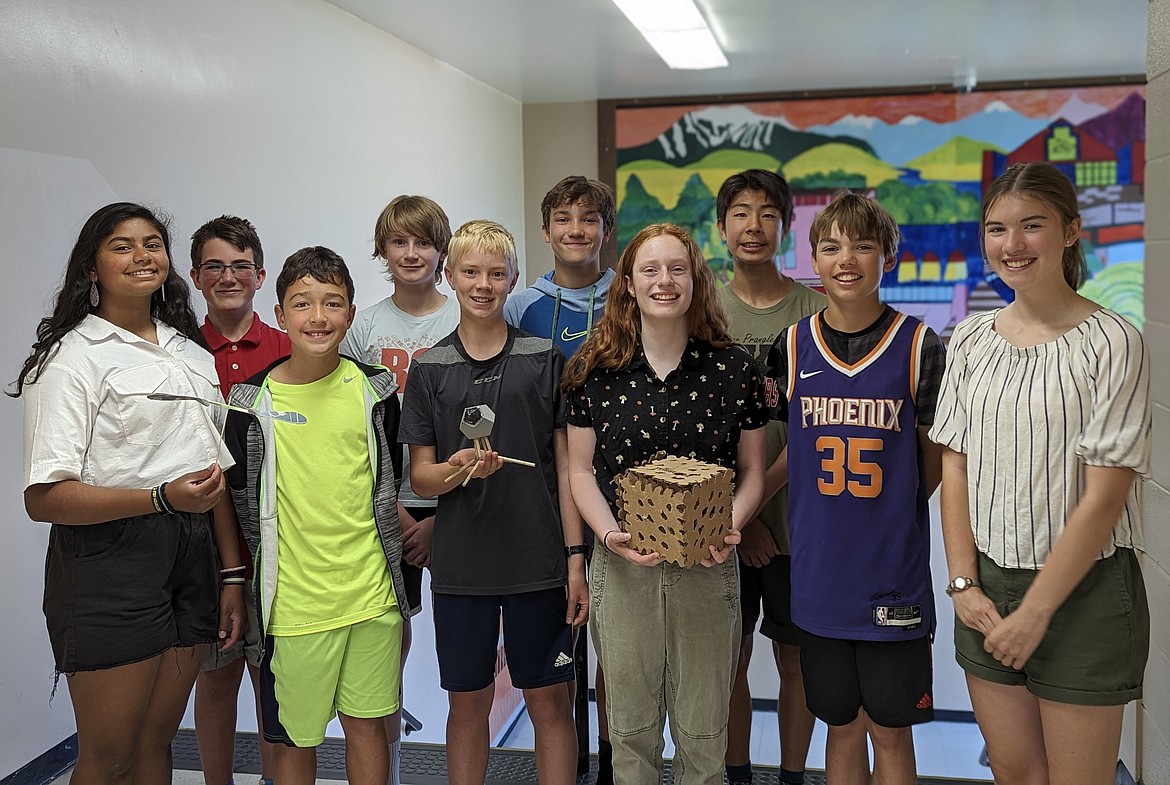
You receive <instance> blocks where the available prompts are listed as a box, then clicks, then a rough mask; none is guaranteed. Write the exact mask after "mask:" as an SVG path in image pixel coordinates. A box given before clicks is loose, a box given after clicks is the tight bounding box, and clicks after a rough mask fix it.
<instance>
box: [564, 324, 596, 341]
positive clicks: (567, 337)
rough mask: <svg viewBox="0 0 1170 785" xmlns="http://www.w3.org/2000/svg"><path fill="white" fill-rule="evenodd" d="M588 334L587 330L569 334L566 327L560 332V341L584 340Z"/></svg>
mask: <svg viewBox="0 0 1170 785" xmlns="http://www.w3.org/2000/svg"><path fill="white" fill-rule="evenodd" d="M588 334H589V331H588V330H582V331H581V332H579V333H571V332H569V328H568V327H566V328H565V329H563V330H561V340H562V341H575V340H577V339H578V338H584V337H585V336H586V335H588Z"/></svg>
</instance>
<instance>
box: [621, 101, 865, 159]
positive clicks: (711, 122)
mask: <svg viewBox="0 0 1170 785" xmlns="http://www.w3.org/2000/svg"><path fill="white" fill-rule="evenodd" d="M829 142H836V143H839V144H843V145H848V146H852V147H856V148H858V149H859V150H862V151H864V152H866V153H870V154H872V153H873V148H871V147H870V146H869V145H868V144H867V143H866V142H864V141H862V140H860V139H857V138H854V137H851V136H848V135H826V134H818V133H810V132H807V131H798V130H796V129H794V128H793V127H792V126H791V124H789V123H788V122H786V121H785V120H784V119H783V118H778V117H767V116H765V115H760V114H756V113H755V112H753V111H751V110H750V109H747V108H746V107H743V106H708V107H704V108H703V109H698V110H696V111H693V112H687V113H686V114H684V115H683V116H682V117H680V118H679V119H678V120H676V121H675V122H674V123H672V124H671V126H670V127H669V128H668V129H666V130H665V131H663V132H662V133H661V134H659V135H658V138H657V139H655V140H654V141H652V142H647V143H646V144H643V145H640V146H638V147H627V148H621V149H619V150H618V151H617V163H618V166H619V167H620V166H621V165H622V164H625V163H627V162H630V161H637V160H639V159H657V160H660V161H667V162H669V163H672V164H674V165H675V166H691V165H693V164H695V162H697V161H699V160H700V159H702V158H704V157H705V156H707V155H709V154H710V153H712V152H714V151H716V150H723V149H738V150H750V151H754V152H759V153H767V154H769V155H771V156H773V157H774V158H776V159H777V160H779V161H781V162H785V161H788V160H790V159H792V158H795V157H796V156H798V155H800V154H801V153H803V152H804V151H805V150H809V149H811V148H813V147H816V146H818V145H823V144H827V143H829Z"/></svg>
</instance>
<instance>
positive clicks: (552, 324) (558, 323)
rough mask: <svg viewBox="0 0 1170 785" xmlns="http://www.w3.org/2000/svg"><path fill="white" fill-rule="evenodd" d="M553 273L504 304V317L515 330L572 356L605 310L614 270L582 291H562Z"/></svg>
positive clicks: (549, 273) (542, 277)
mask: <svg viewBox="0 0 1170 785" xmlns="http://www.w3.org/2000/svg"><path fill="white" fill-rule="evenodd" d="M552 279H553V273H552V272H548V273H545V274H544V275H543V276H541V277H540V278H538V279H537V281H536V283H534V284H532V286H529V287H528V288H527V289H525V290H524V291H522V292H520V294H517V295H513V296H511V297H509V298H508V301H507V302H506V303H504V318H505V319H506V320H507V321H508V324H511V325H512V326H514V327H518V328H520V329H521V330H524V331H525V332H528V333H532V334H533V335H536V336H539V337H541V338H552V340H553V342H554V343H555V344H556V345H557V346H558V347H560V350H561V351H562V352H564V353H565V357H572V356H573V353H574V352H576V351H577V348H578V347H579V346H580V345H581V344H582V343H583V342H584V341H585V336H587V335H588V334H589V331H590V330H592V329H593V325H594V324H596V323H597V320H598V319H600V318H601V313H602V311H604V310H605V295H606V294H607V293H608V292H609V286H610V284H611V283H613V279H614V272H613V270H605V271H604V272H603V273H602V275H601V279H600V280H599V281H597V283H594V284H592V285H590V286H586V287H584V288H582V289H563V288H561V287H560V286H557V285H556V284H555V283H553V280H552Z"/></svg>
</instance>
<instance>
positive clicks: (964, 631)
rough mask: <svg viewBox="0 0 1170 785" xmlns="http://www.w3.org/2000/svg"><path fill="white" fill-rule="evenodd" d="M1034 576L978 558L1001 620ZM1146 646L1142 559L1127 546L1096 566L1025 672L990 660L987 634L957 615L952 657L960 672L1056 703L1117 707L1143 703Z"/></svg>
mask: <svg viewBox="0 0 1170 785" xmlns="http://www.w3.org/2000/svg"><path fill="white" fill-rule="evenodd" d="M1037 574H1038V571H1037V570H1024V569H1009V568H1005V567H1000V566H999V565H997V564H996V563H995V562H993V561H992V560H991V559H989V558H988V557H987V556H984V555H983V554H982V553H980V554H979V584H980V586H982V587H983V591H984V593H985V594H986V595H987V596H988V597H989V598H991V601H992V602H994V603H995V607H996V608H997V609H998V610H999V613H1000V615H1001V616H1007V615H1008V614H1009V613H1011V612H1012V611H1014V610H1015V609H1016V608H1018V607H1019V605H1020V601H1021V600H1022V599H1023V597H1024V592H1026V591H1027V590H1028V587H1029V586H1031V585H1032V581H1033V580H1035V578H1036V575H1037ZM1149 648H1150V611H1149V608H1148V607H1147V605H1146V589H1145V584H1144V583H1143V582H1142V573H1141V569H1140V568H1139V567H1138V560H1137V555H1136V554H1135V553H1134V552H1133V551H1132V550H1130V549H1128V548H1118V549H1117V551H1116V552H1115V553H1114V554H1113V555H1112V556H1110V557H1109V558H1107V559H1099V560H1098V561H1097V562H1096V563H1095V564H1094V565H1093V567H1092V568H1091V569H1090V570H1089V572H1088V574H1087V575H1086V576H1085V577H1084V579H1083V580H1082V581H1081V582H1080V583H1079V584H1078V585H1077V587H1076V588H1075V589H1074V590H1073V592H1072V594H1070V595H1069V597H1068V599H1067V600H1065V601H1064V604H1063V605H1061V606H1060V609H1059V610H1057V612H1056V613H1055V614H1054V615H1053V617H1052V621H1051V623H1049V625H1048V631H1047V632H1045V634H1044V638H1043V639H1042V640H1041V641H1040V645H1039V646H1038V647H1037V648H1036V651H1035V653H1034V654H1033V655H1032V656H1031V657H1030V658H1029V659H1028V661H1027V662H1026V663H1025V664H1024V667H1023V669H1022V670H1016V669H1014V668H1009V667H1007V666H1006V665H1003V664H1002V663H1000V662H999V661H997V660H996V659H995V658H993V657H992V656H991V655H990V654H988V653H987V652H986V651H984V649H983V634H982V633H980V632H978V631H976V630H973V629H971V628H970V627H968V626H966V625H965V624H963V623H962V622H961V621H959V619H958V617H956V618H955V659H956V660H958V663H959V665H960V666H961V667H962V668H963V670H965V671H966V672H967V673H969V674H970V675H972V676H976V677H978V678H980V679H985V680H987V681H991V682H995V683H997V684H1008V685H1020V686H1024V687H1027V688H1028V691H1029V692H1031V693H1032V694H1033V695H1035V696H1037V697H1038V698H1043V699H1045V700H1050V701H1055V702H1058V703H1073V704H1078V705H1082V706H1117V705H1122V704H1125V703H1129V702H1130V701H1131V700H1135V699H1137V698H1140V697H1141V695H1142V675H1143V673H1144V672H1145V669H1146V657H1147V655H1148V654H1149Z"/></svg>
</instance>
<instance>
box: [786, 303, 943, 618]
mask: <svg viewBox="0 0 1170 785" xmlns="http://www.w3.org/2000/svg"><path fill="white" fill-rule="evenodd" d="M925 332H926V328H925V326H924V325H923V324H922V323H921V322H919V321H918V320H917V319H914V318H913V317H910V316H906V315H905V314H898V315H897V318H895V320H894V322H893V324H892V325H891V326H890V327H889V329H888V330H887V332H886V333H885V335H884V336H882V339H881V341H880V342H879V343H878V345H877V346H876V347H875V348H874V349H873V351H871V352H870V353H869V354H868V355H866V356H865V357H863V358H861V359H860V360H859V361H858V362H856V363H855V364H853V365H846V364H845V363H843V362H841V361H840V360H839V359H837V357H835V356H834V355H833V353H832V351H831V350H830V349H829V346H828V344H827V342H826V340H825V336H824V335H823V328H822V322H821V315H820V314H815V315H813V316H810V317H808V318H805V319H802V320H801V321H800V322H798V323H797V324H796V325H794V326H793V327H792V329H790V330H789V332H788V401H789V405H788V511H789V527H790V530H791V537H792V619H793V621H794V622H795V623H796V625H797V626H798V627H800V628H802V629H804V630H807V631H808V632H811V633H814V634H816V635H820V636H822V637H826V638H846V639H851V640H879V641H880V640H906V639H911V638H917V637H921V636H922V635H926V634H930V633H933V631H934V623H935V614H934V592H933V591H932V589H931V578H930V517H929V513H928V511H927V494H926V492H925V488H923V487H922V484H921V478H922V461H921V456H920V455H919V446H918V430H917V423H918V417H917V409H916V406H915V400H914V395H915V391H916V390H917V387H918V376H919V364H920V362H921V356H922V341H923V338H924V336H925Z"/></svg>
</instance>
